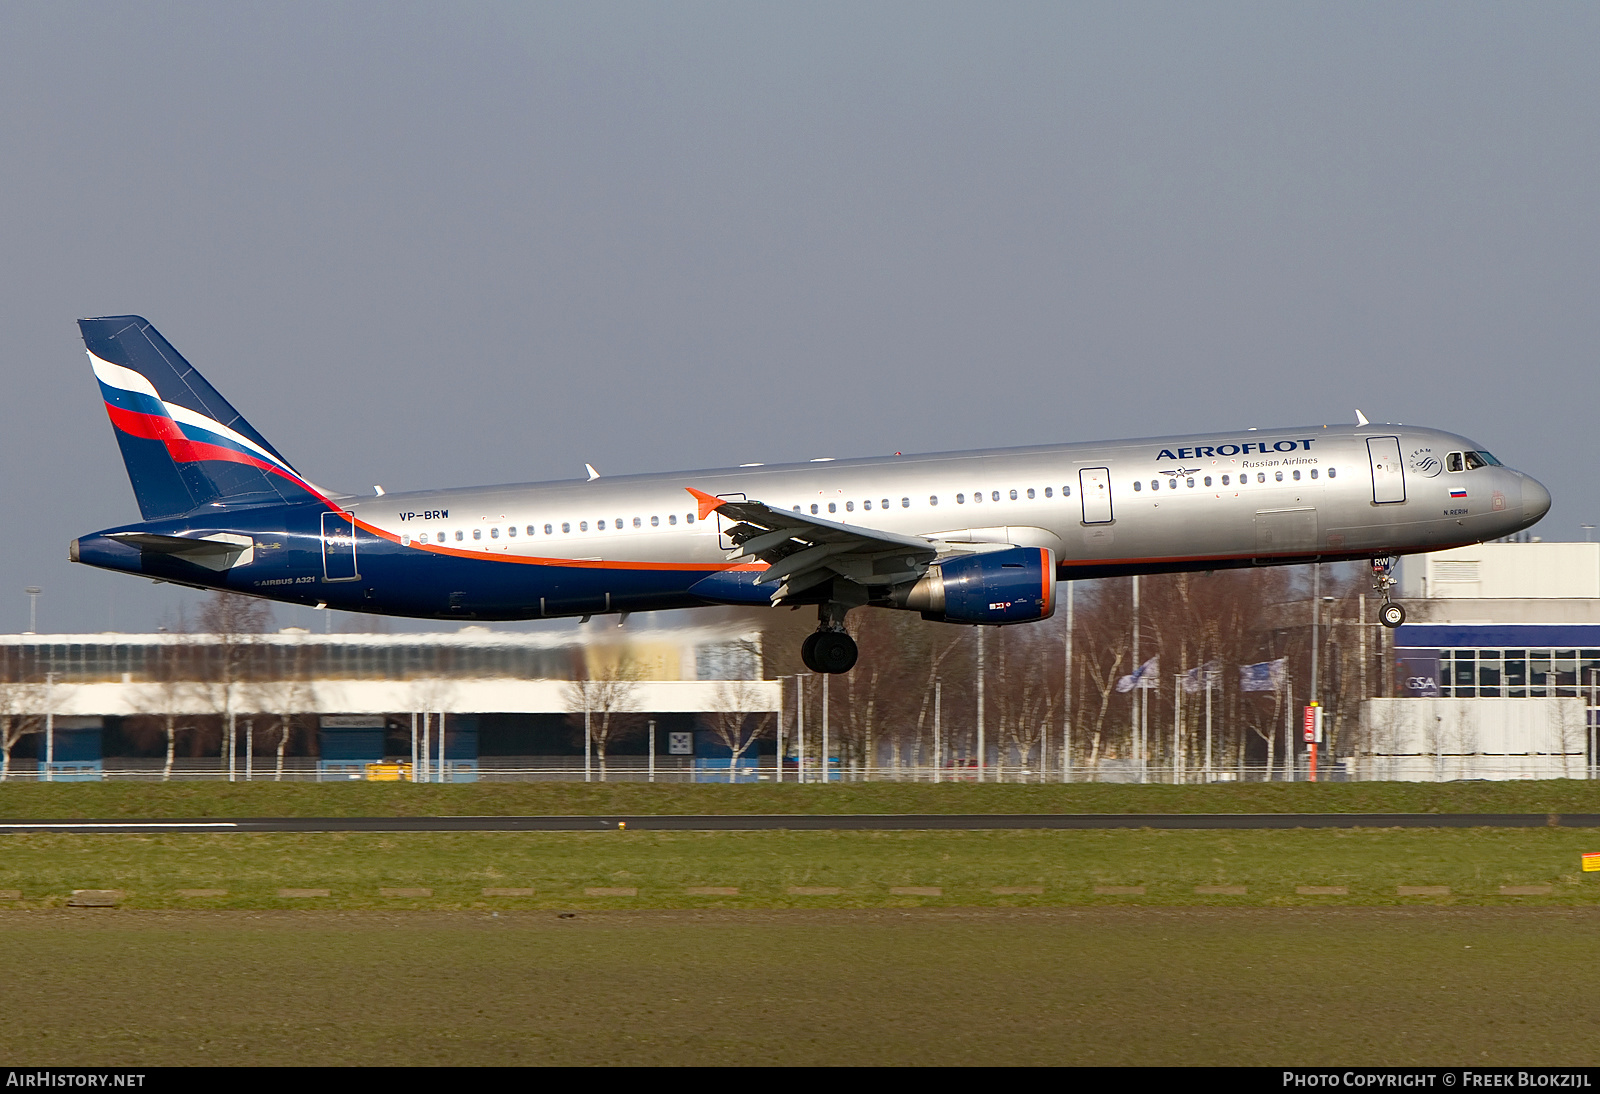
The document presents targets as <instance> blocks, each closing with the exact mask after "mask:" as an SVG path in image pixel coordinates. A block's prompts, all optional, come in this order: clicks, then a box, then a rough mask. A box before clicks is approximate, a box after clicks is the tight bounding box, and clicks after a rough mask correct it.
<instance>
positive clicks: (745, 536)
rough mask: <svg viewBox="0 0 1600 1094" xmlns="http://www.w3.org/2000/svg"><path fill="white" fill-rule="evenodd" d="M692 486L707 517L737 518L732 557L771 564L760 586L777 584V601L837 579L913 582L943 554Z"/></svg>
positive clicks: (929, 544) (920, 542)
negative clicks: (718, 494) (717, 495)
mask: <svg viewBox="0 0 1600 1094" xmlns="http://www.w3.org/2000/svg"><path fill="white" fill-rule="evenodd" d="M687 489H688V490H689V493H690V494H692V495H694V498H695V500H696V501H697V502H699V504H700V519H701V520H704V519H706V518H707V517H708V516H710V515H711V514H712V513H713V512H716V513H718V514H720V515H721V516H722V517H724V518H725V519H727V520H728V521H730V522H731V523H730V526H729V527H726V528H724V529H723V532H722V534H723V535H725V536H727V537H728V538H729V539H731V540H733V542H734V543H735V544H736V545H737V549H736V552H735V553H734V554H732V555H730V556H729V561H738V560H741V559H751V558H753V559H759V560H761V561H762V562H765V563H768V566H767V570H766V572H765V573H763V574H762V575H761V576H760V577H758V578H756V584H757V585H758V586H765V585H770V586H772V587H773V591H772V602H773V603H774V604H777V603H779V602H780V601H782V600H783V599H785V598H786V597H790V596H794V595H795V594H797V593H801V592H804V591H805V590H807V589H809V588H811V587H812V586H813V585H820V584H821V583H822V582H824V581H826V580H828V579H829V578H832V577H843V578H846V579H848V580H850V581H854V582H856V583H858V584H861V585H889V584H895V583H898V582H902V581H911V580H914V579H916V578H918V577H920V576H922V574H923V573H924V572H925V571H926V570H927V568H928V564H929V563H930V562H932V561H933V560H934V559H935V558H937V557H938V556H939V554H940V547H939V545H937V544H935V543H934V542H933V541H932V540H930V539H924V538H923V537H921V536H903V535H899V534H898V533H895V532H885V531H882V530H880V529H877V528H862V527H859V526H857V525H853V524H840V523H838V522H837V521H831V520H823V519H822V518H820V517H814V516H811V515H810V514H808V513H799V512H796V511H794V510H792V509H774V508H773V507H772V506H770V505H767V504H766V503H765V502H760V501H740V500H737V499H729V498H718V497H713V496H712V495H710V494H707V493H704V492H702V491H700V490H696V489H694V488H693V487H689V488H687Z"/></svg>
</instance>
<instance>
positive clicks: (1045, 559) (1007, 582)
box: [890, 547, 1056, 624]
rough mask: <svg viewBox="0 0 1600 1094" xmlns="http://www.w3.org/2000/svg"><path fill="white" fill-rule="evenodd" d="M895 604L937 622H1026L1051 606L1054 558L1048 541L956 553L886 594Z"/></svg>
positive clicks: (1044, 614) (1053, 606) (1046, 614)
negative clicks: (1046, 544) (993, 549)
mask: <svg viewBox="0 0 1600 1094" xmlns="http://www.w3.org/2000/svg"><path fill="white" fill-rule="evenodd" d="M890 603H891V604H892V605H893V606H894V607H896V608H904V609H906V610H908V611H916V612H921V613H922V618H924V619H932V620H934V621H936V622H940V623H991V624H999V623H1031V622H1033V621H1034V620H1037V619H1048V618H1050V616H1051V614H1052V613H1054V612H1055V610H1056V559H1055V553H1054V552H1053V551H1051V550H1050V549H1049V548H1047V547H1012V548H1010V549H1008V550H1003V551H986V552H983V553H981V554H971V555H957V556H955V557H953V558H947V559H945V560H943V561H942V562H937V563H934V564H933V565H932V566H929V567H928V572H927V573H925V574H923V575H922V577H921V578H920V579H918V580H917V581H914V582H907V583H906V584H904V585H898V586H896V587H895V588H894V589H893V590H892V592H891V594H890Z"/></svg>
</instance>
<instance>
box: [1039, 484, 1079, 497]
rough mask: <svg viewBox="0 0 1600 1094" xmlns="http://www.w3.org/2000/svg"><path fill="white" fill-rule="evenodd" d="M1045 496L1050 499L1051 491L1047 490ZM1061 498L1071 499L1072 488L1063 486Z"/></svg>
mask: <svg viewBox="0 0 1600 1094" xmlns="http://www.w3.org/2000/svg"><path fill="white" fill-rule="evenodd" d="M1044 496H1045V497H1047V498H1048V497H1049V496H1050V491H1048V490H1046V491H1045V492H1044ZM1061 496H1062V497H1064V498H1070V497H1072V487H1070V486H1063V487H1062V488H1061Z"/></svg>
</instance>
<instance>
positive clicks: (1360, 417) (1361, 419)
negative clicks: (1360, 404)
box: [1356, 409, 1367, 427]
mask: <svg viewBox="0 0 1600 1094" xmlns="http://www.w3.org/2000/svg"><path fill="white" fill-rule="evenodd" d="M1366 424H1367V416H1366V415H1365V414H1363V413H1361V411H1360V410H1359V409H1358V410H1357V411H1356V425H1357V426H1358V427H1359V426H1364V425H1366Z"/></svg>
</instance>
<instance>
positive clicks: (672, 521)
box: [667, 513, 678, 524]
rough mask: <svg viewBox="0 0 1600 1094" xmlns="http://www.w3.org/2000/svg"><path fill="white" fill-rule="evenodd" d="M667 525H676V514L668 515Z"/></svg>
mask: <svg viewBox="0 0 1600 1094" xmlns="http://www.w3.org/2000/svg"><path fill="white" fill-rule="evenodd" d="M667 523H668V524H677V523H678V514H676V513H670V514H668V516H667Z"/></svg>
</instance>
